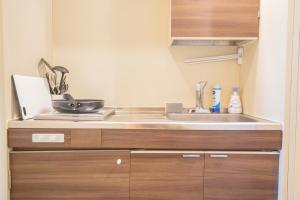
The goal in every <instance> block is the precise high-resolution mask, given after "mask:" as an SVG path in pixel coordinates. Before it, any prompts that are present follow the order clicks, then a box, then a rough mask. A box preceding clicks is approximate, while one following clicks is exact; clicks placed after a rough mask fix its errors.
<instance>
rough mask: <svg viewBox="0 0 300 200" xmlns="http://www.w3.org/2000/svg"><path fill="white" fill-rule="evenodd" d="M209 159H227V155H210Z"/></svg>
mask: <svg viewBox="0 0 300 200" xmlns="http://www.w3.org/2000/svg"><path fill="white" fill-rule="evenodd" d="M210 157H211V158H228V155H210Z"/></svg>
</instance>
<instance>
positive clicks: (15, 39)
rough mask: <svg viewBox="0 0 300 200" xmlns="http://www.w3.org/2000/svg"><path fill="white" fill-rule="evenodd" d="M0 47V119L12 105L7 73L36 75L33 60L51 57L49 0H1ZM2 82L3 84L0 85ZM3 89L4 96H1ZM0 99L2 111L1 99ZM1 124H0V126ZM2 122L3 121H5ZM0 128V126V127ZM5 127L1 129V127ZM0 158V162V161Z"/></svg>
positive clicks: (9, 114)
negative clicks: (0, 51)
mask: <svg viewBox="0 0 300 200" xmlns="http://www.w3.org/2000/svg"><path fill="white" fill-rule="evenodd" d="M0 3H1V6H0V7H1V8H0V13H1V18H0V19H1V22H2V23H0V24H2V25H1V28H0V29H1V30H2V31H1V34H0V36H1V37H0V38H1V39H2V40H0V41H3V43H2V44H1V43H0V48H1V49H3V56H2V59H0V64H1V65H0V70H1V71H0V121H1V122H3V121H6V120H8V119H12V118H14V116H15V113H16V109H15V108H14V107H13V105H14V103H13V102H14V99H13V97H12V89H11V88H12V87H11V75H12V74H26V75H38V71H37V64H38V62H39V59H40V58H41V57H45V58H47V59H49V60H51V58H52V40H51V39H52V1H51V0H1V1H0ZM3 85H4V86H3ZM3 89H5V91H4V96H3ZM3 100H4V104H5V106H4V107H5V113H4V112H3V107H2V103H3ZM1 125H2V124H0V126H1ZM5 126H6V123H5ZM0 128H1V127H0ZM3 128H5V127H2V128H1V129H0V130H1V133H0V138H1V139H0V141H1V143H0V146H1V149H0V155H1V161H2V163H1V167H0V170H1V174H3V175H4V178H1V184H3V187H1V190H0V199H1V200H2V199H3V200H6V199H8V192H7V183H8V181H7V170H8V169H7V164H8V163H7V153H8V152H7V144H6V134H5V132H4V133H3ZM4 130H5V129H4ZM1 161H0V162H1Z"/></svg>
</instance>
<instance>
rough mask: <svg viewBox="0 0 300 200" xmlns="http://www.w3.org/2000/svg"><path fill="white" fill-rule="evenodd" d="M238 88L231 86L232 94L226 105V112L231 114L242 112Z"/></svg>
mask: <svg viewBox="0 0 300 200" xmlns="http://www.w3.org/2000/svg"><path fill="white" fill-rule="evenodd" d="M238 91H239V88H238V87H233V88H232V95H231V97H230V102H229V106H228V112H229V113H231V114H241V113H242V112H243V109H242V103H241V98H240V96H239V95H238Z"/></svg>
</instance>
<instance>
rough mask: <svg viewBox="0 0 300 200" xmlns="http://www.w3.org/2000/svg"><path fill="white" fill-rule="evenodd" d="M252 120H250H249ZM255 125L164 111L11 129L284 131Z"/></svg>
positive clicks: (267, 123)
mask: <svg viewBox="0 0 300 200" xmlns="http://www.w3.org/2000/svg"><path fill="white" fill-rule="evenodd" d="M248 117H249V116H248ZM250 118H252V119H254V120H253V122H217V121H216V122H212V121H210V122H205V121H179V120H170V119H168V118H167V117H166V116H165V115H164V113H163V110H162V109H156V110H153V109H152V110H150V111H149V110H148V111H147V112H145V111H143V112H141V110H139V111H138V112H124V110H121V109H119V110H117V111H116V114H115V115H111V116H110V117H108V118H107V119H106V120H104V121H77V122H75V121H59V120H33V119H31V120H24V121H21V120H11V121H9V122H8V128H37V129H38V128H57V129H71V128H72V129H76V128H78V129H79V128H84V129H106V128H107V129H161V130H164V129H166V130H281V129H282V126H281V124H280V123H278V122H272V121H267V120H263V119H259V118H254V117H250Z"/></svg>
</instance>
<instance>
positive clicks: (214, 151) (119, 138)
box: [8, 129, 282, 200]
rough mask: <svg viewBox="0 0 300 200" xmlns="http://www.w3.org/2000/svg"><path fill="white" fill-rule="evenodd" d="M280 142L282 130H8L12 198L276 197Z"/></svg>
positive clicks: (217, 199)
mask: <svg viewBox="0 0 300 200" xmlns="http://www.w3.org/2000/svg"><path fill="white" fill-rule="evenodd" d="M36 134H37V135H39V136H40V138H39V137H38V139H37V138H35V136H36ZM53 135H60V136H61V135H63V140H62V141H60V139H61V137H58V138H55V137H54V139H53V138H52V136H53ZM52 139H53V140H52ZM56 139H57V140H59V142H57V141H56ZM36 140H38V142H36ZM39 140H40V141H39ZM53 141H55V142H53ZM281 141H282V132H281V131H279V130H260V131H259V130H257V131H204V130H203V131H192V130H158V129H153V130H150V129H101V130H100V129H99V130H97V129H88V130H84V129H10V130H9V131H8V145H9V147H11V148H12V152H11V153H10V171H11V200H102V199H105V200H129V199H130V200H169V199H172V200H186V199H188V200H241V199H243V200H277V190H278V186H277V184H278V165H279V155H278V153H277V151H278V150H279V149H281ZM78 149H81V150H78ZM106 149H110V150H106ZM117 149H119V150H117ZM124 149H125V150H124ZM140 149H143V150H140ZM145 149H146V150H145ZM32 150H35V151H32Z"/></svg>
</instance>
